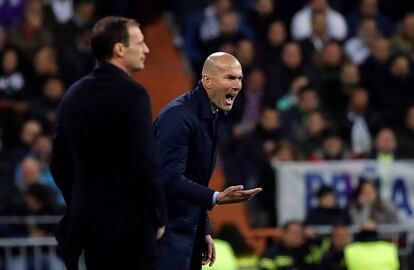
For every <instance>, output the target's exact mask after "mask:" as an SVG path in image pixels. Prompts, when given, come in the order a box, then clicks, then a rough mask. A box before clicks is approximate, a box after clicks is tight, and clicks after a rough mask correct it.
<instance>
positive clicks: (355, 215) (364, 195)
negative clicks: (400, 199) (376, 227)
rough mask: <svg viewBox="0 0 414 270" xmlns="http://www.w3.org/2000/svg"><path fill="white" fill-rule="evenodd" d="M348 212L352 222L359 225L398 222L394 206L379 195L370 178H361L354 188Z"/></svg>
mask: <svg viewBox="0 0 414 270" xmlns="http://www.w3.org/2000/svg"><path fill="white" fill-rule="evenodd" d="M349 214H350V216H351V219H352V223H353V224H356V225H361V226H370V225H372V224H396V223H398V217H397V213H396V210H395V208H394V207H393V205H392V204H391V203H390V202H388V201H385V200H383V199H382V198H381V197H380V194H379V192H378V188H377V186H376V185H375V183H374V182H373V181H371V180H362V181H361V182H360V183H359V185H358V187H357V188H356V189H355V191H354V194H353V196H352V201H351V204H350V206H349Z"/></svg>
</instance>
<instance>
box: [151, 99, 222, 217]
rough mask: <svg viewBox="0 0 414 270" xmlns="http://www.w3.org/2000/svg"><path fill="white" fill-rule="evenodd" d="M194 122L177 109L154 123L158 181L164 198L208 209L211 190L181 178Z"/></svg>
mask: <svg viewBox="0 0 414 270" xmlns="http://www.w3.org/2000/svg"><path fill="white" fill-rule="evenodd" d="M195 121H198V119H197V118H196V117H195V116H193V115H192V114H191V113H190V112H188V111H186V110H185V109H184V108H182V107H178V106H177V107H173V108H172V109H170V110H168V111H165V112H164V113H162V114H161V115H160V117H159V118H158V119H157V120H156V122H155V124H154V125H155V130H154V131H155V137H156V140H157V150H158V153H159V154H160V158H161V179H162V181H163V186H164V190H165V191H166V194H167V196H172V197H174V198H180V199H182V200H185V201H187V202H190V203H193V204H196V205H198V206H200V207H202V208H204V209H211V208H212V207H213V204H212V198H213V194H214V190H212V189H210V188H208V187H206V186H203V185H201V184H199V183H197V182H196V181H193V180H192V179H190V178H189V177H187V176H186V175H185V171H186V164H187V159H188V152H189V151H190V145H191V141H192V136H194V133H195V130H194V129H195V127H194V126H195V125H197V123H196V122H195Z"/></svg>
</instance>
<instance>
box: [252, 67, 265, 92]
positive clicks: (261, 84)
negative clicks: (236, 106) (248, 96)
mask: <svg viewBox="0 0 414 270" xmlns="http://www.w3.org/2000/svg"><path fill="white" fill-rule="evenodd" d="M265 84H266V77H265V76H264V74H263V71H262V70H260V69H254V70H252V71H251V72H250V74H249V78H248V81H247V89H249V91H254V92H260V91H263V90H264V88H265Z"/></svg>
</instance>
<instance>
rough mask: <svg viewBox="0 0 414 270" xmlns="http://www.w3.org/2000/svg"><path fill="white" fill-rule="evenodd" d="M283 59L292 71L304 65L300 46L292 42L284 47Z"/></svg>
mask: <svg viewBox="0 0 414 270" xmlns="http://www.w3.org/2000/svg"><path fill="white" fill-rule="evenodd" d="M282 59H283V62H284V63H285V64H286V66H287V67H288V68H290V69H295V68H297V67H299V66H300V64H301V63H302V53H301V51H300V48H299V45H298V44H296V43H293V42H290V43H288V44H286V45H285V47H283V52H282Z"/></svg>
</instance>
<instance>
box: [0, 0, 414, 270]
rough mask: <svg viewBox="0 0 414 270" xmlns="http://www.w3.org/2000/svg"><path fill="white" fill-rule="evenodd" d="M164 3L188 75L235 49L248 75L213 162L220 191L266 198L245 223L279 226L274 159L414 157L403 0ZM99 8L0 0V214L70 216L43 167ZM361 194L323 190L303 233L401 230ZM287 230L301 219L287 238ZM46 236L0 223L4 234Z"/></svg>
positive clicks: (371, 193)
mask: <svg viewBox="0 0 414 270" xmlns="http://www.w3.org/2000/svg"><path fill="white" fill-rule="evenodd" d="M106 2H108V1H106ZM121 2H122V3H124V2H125V1H119V3H121ZM126 2H128V1H126ZM155 2H156V1H155ZM168 2H169V4H170V7H171V8H172V10H173V12H174V14H175V22H176V24H177V27H178V29H179V34H180V38H181V39H180V40H181V41H182V42H181V43H177V46H179V48H180V49H181V50H182V52H183V53H184V55H185V56H186V57H187V58H188V60H189V62H190V64H191V67H192V69H193V71H194V74H199V73H200V70H201V67H202V64H203V60H204V59H205V57H206V56H208V55H209V54H210V53H212V52H215V51H226V52H230V53H233V54H234V55H235V56H236V57H237V58H238V59H239V61H240V63H241V64H242V66H243V73H244V84H243V90H242V91H241V92H240V94H239V96H238V97H237V99H236V102H235V105H234V108H233V110H232V111H231V112H230V113H229V114H228V117H229V120H230V124H231V129H230V134H229V136H227V137H226V138H225V139H224V140H223V142H222V145H221V147H220V160H221V164H222V166H223V169H224V172H225V174H226V178H227V184H229V185H231V184H240V183H241V184H244V185H245V187H246V188H249V187H254V186H261V187H263V188H264V192H263V193H262V194H261V195H260V196H258V197H257V199H255V200H253V201H252V202H249V204H248V210H249V216H251V220H252V224H251V225H252V226H253V227H262V226H275V225H276V223H277V217H276V210H275V197H274V196H275V195H274V194H275V192H274V190H275V186H274V183H275V181H274V177H275V174H274V171H273V168H272V166H271V163H272V162H273V161H298V160H307V161H314V162H317V161H323V160H348V159H361V158H371V159H376V160H378V161H379V162H383V163H389V162H393V161H394V160H398V159H401V158H413V157H414V91H412V89H414V70H413V68H414V65H413V63H414V62H413V61H414V4H413V3H411V1H404V0H398V1H390V0H332V1H328V0H298V1H291V0H243V1H231V0H211V1H192V2H191V1H189V2H191V3H189V2H188V1H168ZM96 8H97V3H96V2H95V1H93V0H74V1H72V0H49V1H45V0H25V1H24V0H22V1H2V2H0V14H1V16H0V214H1V215H32V214H35V215H53V214H59V213H61V211H62V209H63V208H64V205H65V204H64V201H63V198H62V196H61V194H60V193H59V191H58V189H57V187H56V186H55V184H54V182H53V179H52V177H51V174H50V171H49V167H48V164H49V159H50V154H51V138H52V136H53V129H54V125H55V121H56V114H57V109H58V106H59V103H60V100H61V98H62V96H63V94H64V92H65V89H67V87H68V86H70V85H71V84H72V83H73V82H74V81H75V80H77V79H78V78H80V77H81V76H82V75H84V74H86V73H87V72H88V71H89V70H91V69H92V67H93V66H94V63H95V62H94V57H93V55H92V53H91V51H90V46H89V43H90V38H91V28H92V25H93V23H94V22H95V21H96V19H97V18H98V16H97V14H96ZM197 77H198V76H197ZM355 194H356V195H355V197H354V198H353V199H352V200H351V201H352V202H351V204H350V205H349V207H348V208H347V209H339V208H338V207H337V204H336V202H335V194H334V192H332V190H330V189H329V188H328V187H323V188H321V190H320V192H319V199H320V204H319V206H318V207H317V208H315V209H313V210H312V211H310V212H309V215H308V217H307V218H306V220H305V221H304V224H306V225H320V224H323V225H327V224H331V225H332V224H359V225H363V226H374V225H375V224H384V223H396V222H397V221H398V219H397V217H396V216H395V214H394V213H395V212H394V211H393V209H392V206H391V205H390V204H389V203H388V202H385V201H382V200H381V199H380V197H379V195H378V192H377V190H376V186H375V185H374V184H373V182H370V181H363V182H361V184H360V186H359V187H358V188H357V189H356V191H355ZM295 224H296V225H298V224H302V223H294V224H293V225H289V226H287V227H286V228H285V230H289V229H290V228H291V226H295ZM298 226H299V225H298ZM300 226H302V225H300ZM299 229H301V227H300V228H299ZM339 230H340V229H339ZM49 232H50V229H48V228H43V227H39V228H34V229H33V228H32V229H31V230H30V231H27V230H24V229H22V228H20V227H0V235H26V236H30V235H46V234H48V233H49ZM286 235H288V234H286ZM286 237H287V236H286ZM332 256H335V255H332ZM277 269H279V268H277ZM324 269H325V268H324ZM326 269H328V268H326ZM335 269H337V268H335ZM338 269H339V268H338Z"/></svg>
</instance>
